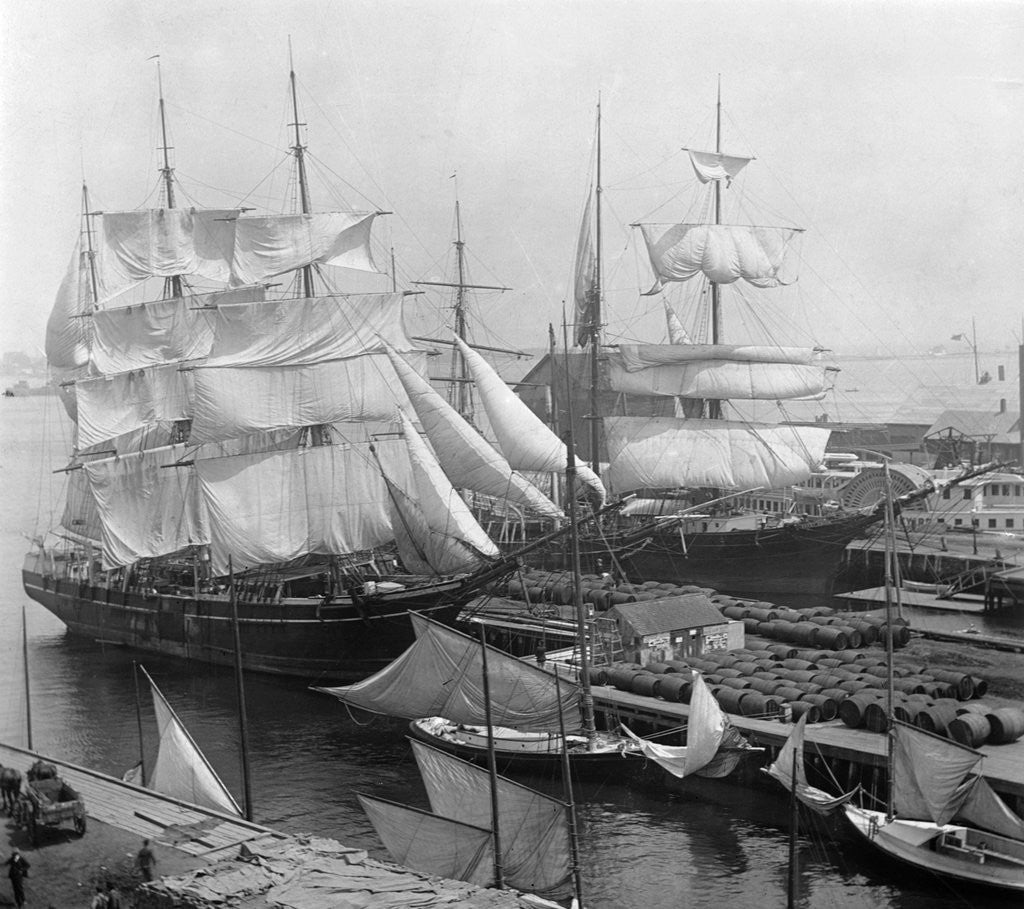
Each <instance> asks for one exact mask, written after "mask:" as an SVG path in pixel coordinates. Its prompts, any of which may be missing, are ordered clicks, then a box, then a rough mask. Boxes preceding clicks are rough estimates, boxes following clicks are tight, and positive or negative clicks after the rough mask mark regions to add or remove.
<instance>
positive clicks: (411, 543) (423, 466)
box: [392, 414, 501, 575]
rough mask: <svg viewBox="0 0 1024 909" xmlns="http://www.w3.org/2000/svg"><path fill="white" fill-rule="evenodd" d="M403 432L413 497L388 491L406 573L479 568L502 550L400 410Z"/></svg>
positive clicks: (453, 571)
mask: <svg viewBox="0 0 1024 909" xmlns="http://www.w3.org/2000/svg"><path fill="white" fill-rule="evenodd" d="M402 434H403V436H404V438H405V443H406V445H407V446H408V448H409V463H410V465H411V467H412V485H413V493H414V494H413V496H411V497H410V496H406V495H405V494H404V493H403V492H402V491H401V490H400V489H394V488H393V489H392V504H393V506H394V508H395V509H396V511H398V512H399V513H400V514H399V517H398V518H397V519H396V520H393V522H392V526H393V528H394V531H395V539H396V540H397V542H398V553H399V556H400V557H401V560H402V564H403V565H404V566H405V568H406V570H407V571H411V572H413V573H416V574H437V575H449V574H456V573H458V572H461V571H472V570H473V569H475V568H479V567H480V566H481V564H483V563H484V562H485V561H486V560H491V559H497V558H499V557H500V555H501V553H500V551H499V550H498V547H497V546H496V545H495V544H494V541H493V540H491V538H490V537H489V536H487V534H486V533H484V530H483V528H482V527H481V526H480V525H479V524H478V523H477V521H476V518H474V517H473V515H472V514H471V513H470V511H469V507H468V506H467V505H466V503H465V502H464V501H463V500H462V497H461V496H460V495H459V494H458V493H457V492H456V491H455V488H454V487H453V486H452V484H451V482H450V481H449V480H448V478H447V477H446V476H445V474H444V471H443V470H441V465H440V464H438V463H437V459H436V458H435V457H434V455H433V453H432V452H431V451H430V449H429V448H428V447H427V443H426V442H424V441H423V439H421V438H420V434H419V433H418V432H417V431H416V428H415V427H414V426H413V425H412V423H411V422H410V421H409V418H408V417H406V416H405V414H402Z"/></svg>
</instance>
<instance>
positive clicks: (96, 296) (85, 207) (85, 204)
mask: <svg viewBox="0 0 1024 909" xmlns="http://www.w3.org/2000/svg"><path fill="white" fill-rule="evenodd" d="M82 214H83V215H84V217H85V246H86V256H87V257H88V259H89V286H90V287H91V288H92V305H93V306H94V307H95V306H97V305H98V304H99V301H100V289H99V284H98V283H97V280H96V250H95V249H93V245H92V218H93V217H95V215H94V214H93V212H92V211H90V210H89V187H88V186H86V183H85V181H84V180H83V181H82Z"/></svg>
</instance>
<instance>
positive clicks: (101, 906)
mask: <svg viewBox="0 0 1024 909" xmlns="http://www.w3.org/2000/svg"><path fill="white" fill-rule="evenodd" d="M4 865H5V867H6V868H7V877H8V879H9V880H10V882H11V892H12V895H13V897H14V905H15V906H16V907H17V909H22V907H23V906H24V905H25V878H27V877H28V872H29V869H30V868H31V867H32V866H31V865H30V864H29V862H28V860H27V859H26V858H25V856H23V855H22V854H21V850H20V849H18V848H17V847H15V848H14V849H13V850H12V851H11V856H10V858H8V859H7V861H6V862H5V863H4ZM135 867H136V868H137V869H138V871H139V874H140V875H141V876H142V879H143V881H151V880H153V878H154V875H155V873H156V856H155V855H154V853H153V847H152V846H150V843H149V840H143V841H142V848H141V849H140V850H139V851H138V854H137V855H136V856H135ZM125 906H126V904H125V902H124V901H123V900H122V898H121V893H120V891H119V890H118V889H117V885H116V884H115V883H114V882H113V881H107V882H106V883H104V884H97V885H96V893H95V894H94V895H93V898H92V902H90V903H89V909H125Z"/></svg>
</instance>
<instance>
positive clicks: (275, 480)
mask: <svg viewBox="0 0 1024 909" xmlns="http://www.w3.org/2000/svg"><path fill="white" fill-rule="evenodd" d="M375 447H376V456H373V455H371V453H370V452H369V449H368V447H367V445H366V444H362V443H360V444H356V443H352V444H342V445H318V446H312V447H309V448H300V449H295V450H289V451H271V452H259V453H253V454H243V455H236V456H233V457H224V458H201V459H197V460H196V462H195V471H196V476H197V477H198V480H199V487H200V490H201V494H202V504H203V507H204V508H205V509H206V512H207V515H208V517H207V520H208V525H209V537H210V544H211V545H210V558H211V568H212V570H213V573H214V574H216V575H221V574H226V573H227V571H228V558H229V557H230V558H232V559H233V563H234V567H235V568H236V569H238V568H243V567H248V566H254V565H260V564H265V563H268V562H286V561H289V560H291V559H295V558H298V557H299V556H303V555H307V554H321V555H341V554H345V553H352V552H360V551H363V550H367V549H372V548H373V547H375V546H381V545H383V544H385V543H388V542H390V541H392V540H393V539H394V532H393V529H392V524H391V514H390V501H391V500H390V496H389V495H388V492H387V485H386V484H385V482H384V478H383V477H382V476H381V470H384V471H385V472H386V473H387V475H388V478H389V479H390V481H391V482H392V483H394V484H395V485H397V486H398V487H399V488H401V489H403V490H404V491H405V492H406V494H407V495H409V494H411V486H410V483H411V478H410V467H409V456H408V453H407V450H406V447H405V443H404V442H403V441H402V440H401V439H382V440H379V441H378V442H377V443H376V446H375Z"/></svg>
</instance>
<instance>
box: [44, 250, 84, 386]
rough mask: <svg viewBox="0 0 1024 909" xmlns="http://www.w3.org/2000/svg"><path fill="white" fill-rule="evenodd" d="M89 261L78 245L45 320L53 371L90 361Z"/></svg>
mask: <svg viewBox="0 0 1024 909" xmlns="http://www.w3.org/2000/svg"><path fill="white" fill-rule="evenodd" d="M87 267H88V260H87V259H86V257H85V255H84V254H83V252H82V244H81V243H76V244H75V250H74V252H73V253H72V254H71V261H70V262H69V263H68V269H67V271H66V272H65V273H64V279H63V280H62V281H61V283H60V287H59V288H58V290H57V297H56V299H55V300H54V302H53V309H51V310H50V316H49V318H48V319H47V321H46V341H45V342H44V344H45V348H44V349H45V352H46V362H47V364H48V365H49V366H50V368H51V369H56V370H67V369H76V368H79V367H82V366H85V365H87V364H88V362H89V348H90V344H91V340H92V338H91V332H92V326H91V324H90V322H89V319H88V318H85V317H84V314H86V313H88V312H90V311H91V310H92V297H91V292H90V290H89V283H88V282H89V275H88V271H87Z"/></svg>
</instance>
